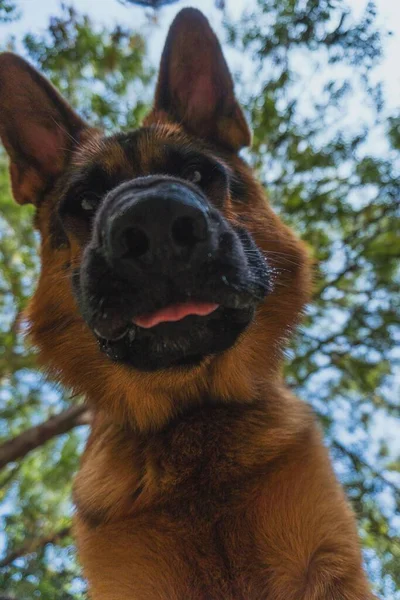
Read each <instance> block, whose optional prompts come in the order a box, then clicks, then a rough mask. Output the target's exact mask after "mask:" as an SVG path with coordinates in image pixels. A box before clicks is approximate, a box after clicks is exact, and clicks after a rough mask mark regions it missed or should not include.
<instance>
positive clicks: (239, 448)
mask: <svg viewBox="0 0 400 600" xmlns="http://www.w3.org/2000/svg"><path fill="white" fill-rule="evenodd" d="M276 393H277V390H276ZM289 407H290V408H289ZM307 411H308V409H307V408H306V407H305V406H304V405H303V404H302V403H300V402H299V401H297V400H296V399H294V398H293V397H292V396H291V395H290V394H288V393H287V392H285V393H284V395H283V396H282V390H281V392H280V398H279V403H278V401H277V396H275V394H274V393H273V390H271V394H270V396H269V398H266V400H264V401H263V402H260V401H253V402H248V403H247V404H243V403H239V402H231V403H225V404H222V403H218V402H216V401H215V400H212V399H210V398H205V399H203V402H202V403H201V404H200V405H198V406H196V407H193V408H192V409H188V410H185V411H184V412H182V413H181V414H180V415H179V416H177V417H176V418H174V419H173V420H172V421H170V422H169V423H168V424H167V425H165V426H164V427H163V428H161V429H160V430H158V431H155V432H147V433H145V434H144V433H140V432H138V431H135V429H134V428H132V427H131V426H130V425H129V424H123V425H121V424H116V423H114V422H112V420H110V419H109V417H108V416H107V415H106V414H105V413H104V412H102V411H98V412H96V413H95V417H94V422H93V426H92V432H91V435H90V438H89V441H88V445H87V448H86V451H85V454H84V457H83V460H82V467H81V470H80V472H79V474H78V476H77V479H76V482H75V502H76V504H77V505H78V507H79V510H80V514H81V515H85V517H86V519H87V520H88V521H90V522H91V523H93V524H96V523H102V522H104V521H110V520H119V519H121V518H126V517H127V516H130V515H133V514H137V513H138V512H140V511H143V510H146V508H149V507H150V506H151V507H152V508H154V507H155V506H157V505H159V506H160V507H161V506H163V504H164V502H165V500H164V499H165V498H168V499H169V500H168V502H169V503H170V504H169V505H168V507H167V508H166V507H164V506H163V508H164V509H167V510H175V509H176V510H180V511H182V510H184V507H186V508H185V510H186V509H187V510H193V511H194V512H196V513H199V512H200V513H201V511H202V505H203V502H202V498H203V501H204V494H206V495H207V497H212V498H213V503H212V504H213V506H212V510H213V518H216V517H217V516H218V513H219V511H223V510H224V505H225V504H226V502H228V500H229V499H230V498H231V495H232V494H234V490H235V489H237V488H238V487H239V488H240V489H242V490H243V485H244V482H248V484H249V485H251V484H252V482H254V481H255V480H257V478H259V476H260V474H261V470H262V469H264V470H265V468H269V467H268V465H269V464H271V463H273V462H275V460H276V459H277V458H278V456H281V455H282V453H284V452H285V451H286V449H287V448H288V447H290V446H291V445H293V444H294V443H298V440H299V439H302V436H301V435H300V436H299V432H300V429H302V430H305V431H308V424H309V423H310V419H307V418H306V419H305V418H304V415H305V413H307ZM289 415H290V416H289ZM305 424H306V425H305ZM232 448H234V451H232ZM239 483H240V484H241V485H240V486H238V484H239ZM245 485H246V484H245ZM93 490H96V494H94V492H93ZM174 507H175V508H174ZM208 507H210V503H209V502H208Z"/></svg>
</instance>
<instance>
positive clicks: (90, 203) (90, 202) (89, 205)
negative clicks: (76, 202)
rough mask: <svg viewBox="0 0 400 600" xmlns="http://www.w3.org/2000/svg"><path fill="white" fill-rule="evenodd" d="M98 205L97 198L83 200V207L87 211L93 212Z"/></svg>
mask: <svg viewBox="0 0 400 600" xmlns="http://www.w3.org/2000/svg"><path fill="white" fill-rule="evenodd" d="M96 206H97V200H96V199H95V198H83V200H81V208H82V209H83V210H84V211H85V212H92V211H94V210H95V208H96Z"/></svg>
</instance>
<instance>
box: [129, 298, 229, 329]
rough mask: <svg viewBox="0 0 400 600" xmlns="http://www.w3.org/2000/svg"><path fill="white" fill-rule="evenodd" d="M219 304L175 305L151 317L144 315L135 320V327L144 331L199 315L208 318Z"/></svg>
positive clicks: (190, 303) (152, 314)
mask: <svg viewBox="0 0 400 600" xmlns="http://www.w3.org/2000/svg"><path fill="white" fill-rule="evenodd" d="M218 306H219V304H215V303H213V302H185V303H182V304H173V305H172V306H167V307H166V308H162V309H161V310H158V311H157V312H155V313H151V314H150V315H142V316H140V317H136V318H135V319H133V322H134V323H135V325H139V327H143V328H144V329H150V327H155V326H156V325H159V323H167V322H168V321H180V320H181V319H184V318H185V317H188V316H189V315H199V316H200V317H206V316H207V315H209V314H211V313H212V312H214V310H217V308H218Z"/></svg>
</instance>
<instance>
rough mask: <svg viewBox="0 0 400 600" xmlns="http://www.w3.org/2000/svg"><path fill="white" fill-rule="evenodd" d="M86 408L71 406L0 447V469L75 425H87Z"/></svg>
mask: <svg viewBox="0 0 400 600" xmlns="http://www.w3.org/2000/svg"><path fill="white" fill-rule="evenodd" d="M86 413H88V410H87V407H86V406H84V405H81V404H80V405H78V406H72V407H71V408H68V409H67V410H64V411H63V412H61V413H60V414H58V415H55V416H54V417H50V419H48V420H47V421H45V422H44V423H41V424H40V425H36V426H35V427H31V428H30V429H27V430H26V431H24V432H23V433H21V434H20V435H17V436H16V437H15V438H13V439H11V440H8V441H6V442H4V443H3V444H1V445H0V469H2V468H3V467H5V466H6V465H7V464H8V463H10V462H13V461H15V460H18V459H21V458H23V457H24V456H26V455H27V454H28V453H29V452H31V451H32V450H34V449H35V448H38V447H39V446H42V445H43V444H45V443H46V442H48V441H49V440H51V439H52V438H54V437H56V436H58V435H61V434H62V433H67V431H70V430H71V429H73V428H74V427H76V426H77V425H84V424H87V423H88V421H89V419H88V418H87V417H88V414H89V413H88V414H86Z"/></svg>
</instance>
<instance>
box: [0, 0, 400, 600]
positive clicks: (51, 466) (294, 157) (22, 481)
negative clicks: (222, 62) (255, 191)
mask: <svg viewBox="0 0 400 600" xmlns="http://www.w3.org/2000/svg"><path fill="white" fill-rule="evenodd" d="M21 7H22V8H23V5H21ZM13 11H14V12H13ZM15 14H16V13H15V8H14V9H13V7H12V5H11V3H10V2H9V1H8V0H6V1H4V0H0V22H1V21H4V20H5V18H10V16H12V15H15ZM227 32H228V35H229V39H230V42H231V43H232V44H233V45H234V46H235V47H236V48H238V49H239V50H240V51H241V52H242V53H243V56H244V60H245V61H247V62H246V65H247V64H248V65H249V67H248V69H247V67H246V69H245V70H246V71H247V70H248V71H251V69H253V72H252V73H251V74H250V76H249V81H250V82H251V86H250V85H246V80H245V79H244V80H243V81H242V82H241V83H242V85H241V88H242V98H241V99H242V100H243V101H244V103H245V105H246V108H247V112H248V114H249V116H250V120H251V122H252V125H253V129H254V145H253V149H252V152H251V154H250V153H249V155H248V158H249V160H250V161H251V162H252V164H253V165H254V167H255V168H256V170H257V172H258V173H259V175H260V177H261V179H262V180H263V181H264V182H265V185H266V187H267V188H268V191H269V195H270V199H271V202H272V203H273V205H274V207H275V209H276V210H277V211H278V212H279V213H280V214H281V215H282V217H283V218H284V219H285V220H286V221H287V222H288V223H289V224H290V225H292V226H293V227H294V228H295V229H296V230H297V231H298V232H299V234H300V235H301V236H302V237H303V239H304V240H305V241H306V242H307V243H308V244H309V246H310V249H311V251H312V252H313V255H314V257H315V261H316V267H315V269H316V276H315V294H314V302H313V305H312V306H311V307H310V308H309V310H308V312H307V315H306V322H305V325H304V327H303V329H302V331H301V332H300V334H299V335H298V336H297V338H296V340H295V341H294V342H293V345H292V347H291V349H290V350H289V351H288V354H289V359H290V360H288V365H287V381H288V383H289V385H290V386H291V387H292V388H294V389H295V390H296V392H297V393H298V394H299V395H300V396H301V397H302V398H304V399H305V400H307V401H308V402H310V403H311V404H312V405H313V406H314V408H315V411H316V412H317V413H318V414H319V416H320V418H321V421H322V423H323V425H324V427H325V431H326V436H327V442H328V443H329V444H330V446H331V448H332V453H333V456H334V458H335V460H336V465H337V470H338V474H339V476H340V477H341V479H342V481H343V482H344V484H345V485H346V488H347V491H348V494H349V497H350V499H351V501H352V503H353V505H354V507H355V509H356V511H357V514H358V517H359V524H360V534H361V536H362V540H363V545H364V549H365V560H366V563H367V566H368V569H369V571H370V574H371V578H372V579H373V581H374V582H375V584H376V586H377V589H378V590H379V593H380V596H381V597H382V598H385V599H390V600H395V599H397V598H400V540H399V537H398V535H397V531H398V529H399V519H398V516H396V512H397V515H398V513H399V486H400V459H399V444H398V442H397V444H396V443H395V442H396V433H395V425H394V419H395V418H398V417H399V412H400V409H399V405H398V402H397V399H398V397H399V391H400V389H399V383H398V381H399V370H398V361H399V356H400V354H399V352H398V350H396V345H398V342H399V339H400V328H399V322H400V319H399V316H400V315H399V311H400V301H399V284H400V272H399V260H398V259H399V255H400V244H399V236H398V231H399V229H400V210H399V203H398V200H399V196H400V183H399V181H400V172H399V166H398V152H399V150H400V116H399V114H393V115H390V114H388V113H387V109H386V106H385V98H384V95H383V93H382V86H381V85H379V84H376V83H372V82H374V81H376V77H374V68H375V66H376V65H377V64H379V61H380V59H381V56H382V53H383V51H384V47H385V36H384V34H383V33H382V32H379V31H378V30H377V29H376V25H375V8H374V6H373V4H372V3H370V4H368V6H367V8H366V11H365V14H364V16H363V17H362V18H361V19H360V20H359V21H358V22H355V21H354V19H353V16H352V14H351V12H350V11H349V9H348V7H347V6H346V3H345V2H342V1H339V0H304V1H299V0H258V1H257V2H256V3H255V4H253V10H252V11H247V13H246V16H245V17H243V19H242V20H241V21H240V22H238V23H234V24H232V23H230V24H227ZM24 48H25V51H26V54H27V56H28V57H30V59H31V60H32V61H33V62H34V63H35V64H37V65H38V67H39V68H40V69H41V70H42V71H44V72H45V73H46V74H47V75H48V76H49V77H50V78H51V79H52V81H53V82H54V83H55V84H56V85H57V87H59V89H61V91H62V92H63V93H64V95H65V96H66V97H67V98H68V100H69V101H70V102H71V103H72V104H74V105H75V106H76V107H77V108H78V109H79V112H80V113H81V114H83V115H84V116H85V117H87V118H88V120H89V121H90V122H91V123H94V124H98V125H101V126H104V127H105V128H106V130H113V129H115V128H120V127H135V126H136V125H137V124H138V123H139V122H140V120H141V118H142V117H143V114H144V112H145V109H146V105H147V104H148V102H149V98H150V96H149V94H150V87H151V86H149V84H150V83H151V82H152V76H153V69H152V68H151V67H150V66H149V64H148V62H147V59H146V48H145V43H144V39H143V36H142V35H140V34H138V33H137V32H134V31H132V30H129V29H127V28H125V27H118V26H117V27H114V28H111V29H109V28H104V27H97V26H96V25H95V24H94V23H92V22H91V20H90V19H89V18H88V17H86V16H83V15H81V14H79V13H77V12H76V10H74V9H71V8H64V9H63V12H62V14H61V16H58V17H54V18H52V19H51V22H50V25H49V27H48V30H47V32H46V34H45V35H41V36H38V35H36V34H30V35H27V36H26V37H25V40H24ZM253 75H254V76H253ZM247 88H249V89H247ZM0 215H1V217H0V265H1V268H0V386H1V387H0V443H1V441H4V440H6V439H10V438H12V437H13V436H15V435H17V434H18V433H20V432H22V431H24V430H25V429H26V428H28V427H29V426H32V425H34V424H37V423H40V422H41V421H43V420H45V419H46V418H48V417H49V416H50V415H52V414H54V413H58V412H59V411H60V410H62V409H63V408H65V407H66V406H67V405H68V399H65V398H64V396H63V393H62V391H61V390H54V388H52V387H51V386H50V385H48V384H45V383H44V381H43V380H42V379H41V378H38V376H37V374H36V372H35V371H34V351H33V349H28V348H24V346H23V343H22V341H21V336H20V334H19V333H18V329H17V322H18V315H19V314H20V312H21V310H22V308H23V307H24V305H25V304H26V301H27V299H28V298H29V295H30V293H31V290H32V285H33V284H34V283H33V282H34V281H35V279H36V275H37V270H38V260H37V255H36V242H37V240H36V237H35V234H34V233H33V232H32V227H31V217H32V210H31V208H30V207H19V206H17V205H16V204H15V203H14V202H13V201H12V200H11V196H10V191H9V187H8V177H7V170H6V162H5V158H4V156H3V155H1V156H0ZM84 437H85V430H84V429H83V428H76V429H74V430H73V431H72V432H70V433H69V434H67V435H63V436H61V437H59V438H56V439H54V440H53V441H51V442H48V443H47V444H46V445H45V446H42V447H40V448H38V449H36V450H35V451H34V452H32V453H31V454H29V455H28V456H26V457H25V458H24V460H22V461H20V462H18V463H10V464H9V465H8V466H7V467H6V468H5V469H3V471H1V472H0V486H1V489H0V501H1V502H2V506H3V509H2V512H1V514H2V515H3V517H2V523H3V525H4V531H5V536H3V537H2V536H1V535H0V561H1V557H2V555H1V551H2V544H3V543H4V545H5V549H4V555H6V554H7V555H11V554H12V553H13V552H14V551H15V552H16V553H17V554H18V550H21V549H22V550H24V549H25V551H24V552H22V553H21V552H20V554H23V555H24V556H23V557H22V558H18V559H15V560H14V561H12V562H10V564H8V565H7V566H6V567H5V568H4V569H3V570H2V571H1V570H0V589H2V590H3V589H4V590H5V591H7V593H9V594H15V596H16V598H18V600H27V599H28V598H32V597H39V598H43V599H44V600H50V599H52V600H53V598H62V599H63V600H64V599H65V600H78V599H80V598H83V593H84V588H83V585H82V582H81V580H80V579H79V568H78V567H77V565H76V562H75V560H74V556H73V550H72V546H71V544H72V541H71V539H70V538H69V537H68V536H65V537H64V536H63V537H62V538H57V537H56V538H55V539H54V540H53V541H54V542H57V543H56V544H55V543H48V544H45V545H44V546H40V545H39V546H35V540H36V541H38V540H40V539H45V538H46V539H49V538H50V537H51V536H52V535H53V534H54V533H55V532H60V531H64V530H65V527H66V526H67V524H68V523H69V521H68V519H69V517H70V514H71V505H70V503H69V497H70V487H71V479H72V474H73V473H74V472H75V470H76V468H77V460H78V458H77V457H78V455H79V452H80V450H81V448H82V446H83V443H84ZM397 437H398V435H397Z"/></svg>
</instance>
